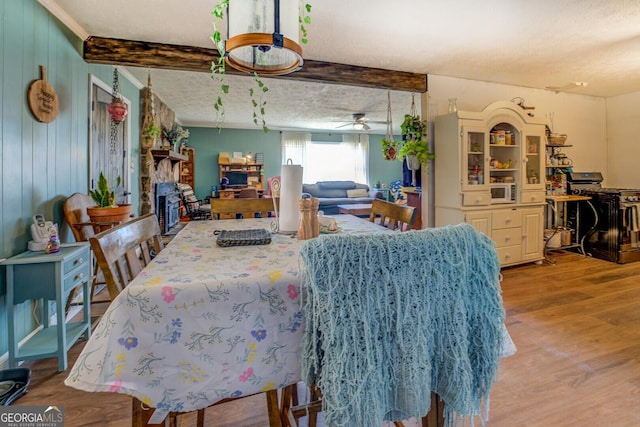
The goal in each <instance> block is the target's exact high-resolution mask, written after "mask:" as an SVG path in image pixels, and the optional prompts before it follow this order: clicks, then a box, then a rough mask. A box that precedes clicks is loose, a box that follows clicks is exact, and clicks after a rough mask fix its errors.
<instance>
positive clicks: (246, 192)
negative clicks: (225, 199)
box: [238, 187, 258, 199]
mask: <svg viewBox="0 0 640 427" xmlns="http://www.w3.org/2000/svg"><path fill="white" fill-rule="evenodd" d="M257 198H258V190H256V189H255V188H253V187H247V188H241V189H240V191H238V199H257Z"/></svg>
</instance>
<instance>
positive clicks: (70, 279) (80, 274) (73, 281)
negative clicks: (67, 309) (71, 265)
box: [62, 263, 90, 294]
mask: <svg viewBox="0 0 640 427" xmlns="http://www.w3.org/2000/svg"><path fill="white" fill-rule="evenodd" d="M89 278H90V277H89V264H88V263H87V264H84V265H82V266H79V267H78V268H77V269H75V270H73V271H72V272H71V274H67V275H66V276H65V277H64V282H63V285H62V290H63V294H66V293H67V292H69V291H70V290H71V289H73V288H75V287H76V286H79V285H81V284H82V283H84V282H86V281H88V280H89Z"/></svg>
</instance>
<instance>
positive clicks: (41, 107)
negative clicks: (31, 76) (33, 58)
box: [27, 65, 58, 123]
mask: <svg viewBox="0 0 640 427" xmlns="http://www.w3.org/2000/svg"><path fill="white" fill-rule="evenodd" d="M40 77H41V80H36V81H34V82H33V83H31V84H30V85H29V91H28V92H27V99H28V101H29V109H31V112H32V113H33V115H34V116H35V118H36V120H38V121H39V122H42V123H51V122H52V121H54V120H55V119H56V117H57V116H58V95H56V91H55V90H54V89H53V87H52V86H51V85H50V84H49V83H47V69H46V68H45V67H44V66H42V65H41V66H40Z"/></svg>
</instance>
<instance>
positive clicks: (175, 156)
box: [151, 150, 189, 166]
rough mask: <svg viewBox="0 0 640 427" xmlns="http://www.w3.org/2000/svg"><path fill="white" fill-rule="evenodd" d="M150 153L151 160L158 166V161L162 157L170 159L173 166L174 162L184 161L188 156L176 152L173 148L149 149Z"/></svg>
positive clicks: (162, 158)
mask: <svg viewBox="0 0 640 427" xmlns="http://www.w3.org/2000/svg"><path fill="white" fill-rule="evenodd" d="M151 155H152V156H153V161H154V162H155V165H156V166H158V162H160V161H161V160H164V159H169V160H171V165H172V166H173V165H174V164H175V163H176V162H184V161H185V160H188V159H189V158H188V157H187V156H183V155H182V154H180V153H176V152H175V151H173V150H151Z"/></svg>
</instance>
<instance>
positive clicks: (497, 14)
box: [40, 0, 640, 133]
mask: <svg viewBox="0 0 640 427" xmlns="http://www.w3.org/2000/svg"><path fill="white" fill-rule="evenodd" d="M40 2H41V3H42V4H43V5H44V6H45V7H46V8H48V9H49V10H50V11H51V12H52V13H53V14H54V15H56V16H58V18H60V19H61V20H62V21H63V22H64V23H65V24H66V25H68V26H69V27H70V28H71V29H72V30H74V31H75V32H76V33H77V34H78V35H79V36H80V37H86V36H89V35H95V36H102V37H113V38H122V39H130V40H140V41H154V42H160V43H171V44H179V45H190V46H201V47H207V48H211V47H212V44H211V41H210V36H211V32H212V27H213V25H212V22H213V17H212V15H211V14H210V11H211V9H212V8H213V6H214V5H215V4H216V2H217V1H216V0H208V1H205V0H181V1H179V2H178V1H175V0H109V1H104V0H40ZM311 4H312V7H313V8H312V12H311V19H312V23H311V25H310V28H309V43H308V45H304V46H303V49H304V57H305V58H307V59H314V60H319V61H327V62H335V63H343V64H350V65H357V66H366V67H376V68H383V69H393V70H399V71H410V72H417V73H425V74H435V75H443V76H452V77H460V78H466V79H473V80H480V81H487V82H495V83H504V84H509V85H515V86H524V87H531V88H539V89H545V88H549V87H557V88H562V89H561V90H563V91H568V92H572V93H580V94H586V95H593V96H600V97H606V96H615V95H620V94H624V93H630V92H636V91H639V90H640V25H639V24H640V1H639V0H563V1H557V0H538V1H527V0H487V1H483V2H478V1H475V0H457V1H455V2H452V1H445V0H430V1H428V2H425V1H423V0H403V1H402V2H389V1H382V0H349V1H344V0H341V1H340V0H322V1H319V2H313V1H311ZM128 71H130V72H131V74H132V75H134V76H135V77H136V78H137V79H138V80H140V81H141V82H143V83H146V79H147V72H148V70H147V69H136V68H131V67H129V68H128ZM151 72H152V82H153V87H154V90H155V92H156V93H157V94H158V95H159V96H160V97H161V98H162V99H163V101H165V102H166V103H167V104H168V105H169V107H170V108H172V109H173V110H174V111H175V112H176V115H177V118H178V119H179V120H180V121H181V122H182V123H183V124H185V125H209V126H212V125H214V124H215V113H214V112H213V102H214V100H215V97H217V95H218V93H219V89H218V87H217V86H218V85H217V84H216V83H215V82H214V81H212V79H211V78H210V77H209V76H208V75H207V74H203V73H187V72H178V71H161V70H151ZM228 79H229V82H230V83H231V87H232V91H233V94H231V96H226V97H225V106H226V111H227V114H226V118H225V123H224V126H227V127H251V126H254V125H253V123H252V109H251V106H250V100H249V97H248V96H247V95H246V91H247V90H248V87H249V86H250V85H251V83H252V79H251V78H248V77H234V76H228ZM265 81H266V83H267V85H268V87H269V91H268V92H267V94H266V95H265V100H266V101H267V116H266V119H267V122H268V125H269V127H271V128H273V129H288V128H294V129H295V128H298V129H316V130H320V129H325V130H332V129H335V128H336V126H339V125H341V124H344V123H346V121H348V120H349V119H350V118H351V115H352V113H366V114H367V117H368V118H369V119H370V120H374V121H384V120H385V119H386V114H387V93H386V91H385V90H374V89H363V88H355V87H347V86H340V85H328V84H319V83H300V82H294V81H291V80H282V79H277V78H275V79H267V80H265ZM575 82H586V83H587V85H586V86H580V85H575V84H574V83H575ZM416 98H417V99H418V98H419V97H416ZM410 103H411V94H409V93H404V92H393V94H392V110H393V113H394V118H393V122H394V128H395V129H396V131H397V129H398V126H399V123H400V121H401V120H402V114H403V113H404V112H406V111H407V110H408V108H409V105H410ZM336 120H345V122H336ZM371 127H372V128H373V129H372V132H376V133H384V131H385V128H386V127H385V125H384V124H371ZM342 129H344V128H342Z"/></svg>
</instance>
